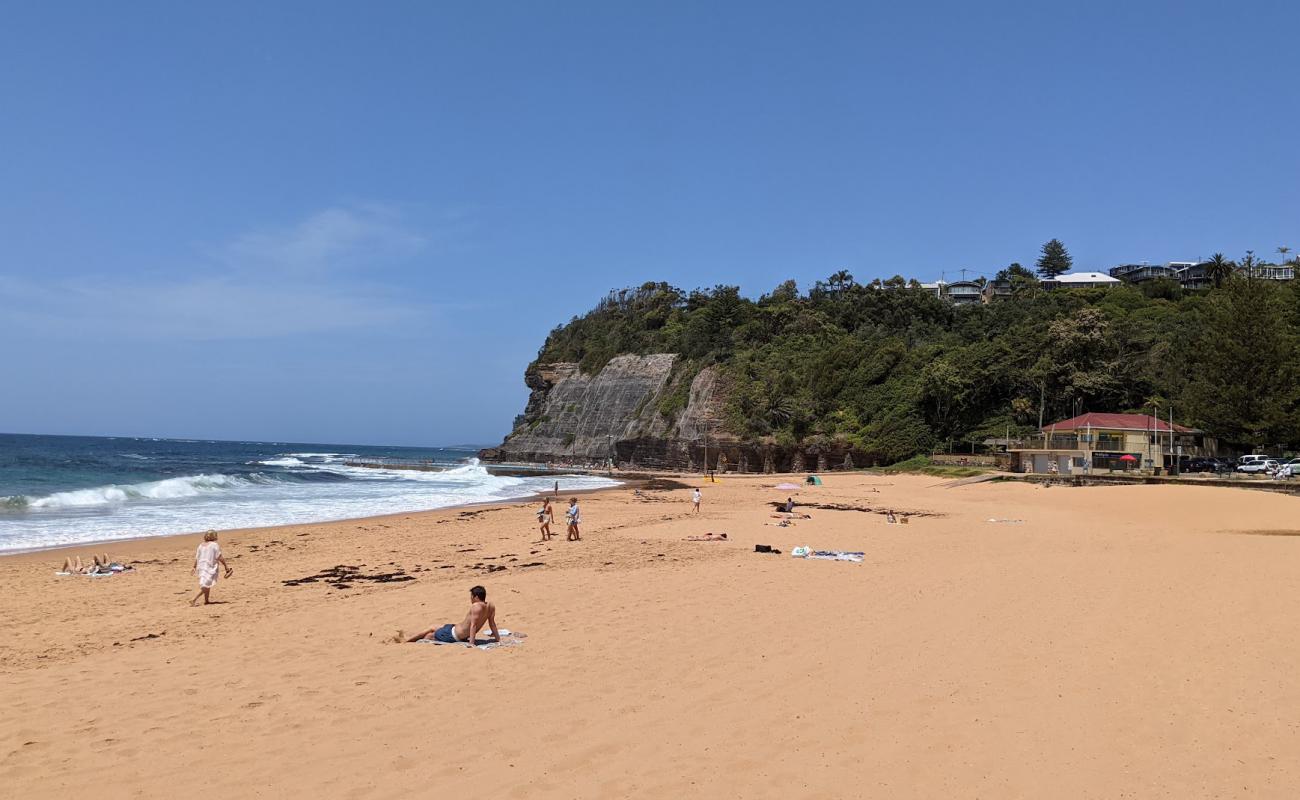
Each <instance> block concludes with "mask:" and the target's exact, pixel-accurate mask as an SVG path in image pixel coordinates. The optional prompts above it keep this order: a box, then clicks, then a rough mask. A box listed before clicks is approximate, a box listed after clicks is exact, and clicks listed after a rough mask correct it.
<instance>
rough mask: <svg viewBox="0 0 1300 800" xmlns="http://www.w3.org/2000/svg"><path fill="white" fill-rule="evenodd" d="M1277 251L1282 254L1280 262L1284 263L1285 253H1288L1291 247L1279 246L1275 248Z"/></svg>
mask: <svg viewBox="0 0 1300 800" xmlns="http://www.w3.org/2000/svg"><path fill="white" fill-rule="evenodd" d="M1277 252H1278V253H1279V254H1281V256H1282V263H1283V264H1285V263H1286V254H1287V253H1289V252H1291V248H1289V247H1279V248H1278V249H1277Z"/></svg>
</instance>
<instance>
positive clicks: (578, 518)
mask: <svg viewBox="0 0 1300 800" xmlns="http://www.w3.org/2000/svg"><path fill="white" fill-rule="evenodd" d="M564 516H566V517H568V518H569V536H568V539H566V541H570V542H580V541H582V534H581V533H579V532H578V526H579V525H581V524H582V512H581V511H579V510H578V498H576V497H570V498H569V510H568V511H565V512H564Z"/></svg>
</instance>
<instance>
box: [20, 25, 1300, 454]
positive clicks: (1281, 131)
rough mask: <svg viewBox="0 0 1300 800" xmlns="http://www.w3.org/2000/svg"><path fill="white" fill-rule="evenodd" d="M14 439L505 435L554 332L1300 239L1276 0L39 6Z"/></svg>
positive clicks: (23, 88) (1293, 120)
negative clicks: (603, 318) (1026, 268)
mask: <svg viewBox="0 0 1300 800" xmlns="http://www.w3.org/2000/svg"><path fill="white" fill-rule="evenodd" d="M4 17H5V21H4V24H3V26H0V153H2V154H3V155H2V156H0V341H3V342H4V344H5V345H6V346H5V347H4V351H5V361H6V369H5V370H4V374H5V376H6V379H5V381H4V383H3V386H4V388H3V391H0V430H4V431H9V432H28V433H84V434H111V435H163V436H181V437H210V438H215V437H220V438H236V439H247V438H259V439H273V440H298V441H328V442H356V443H389V444H440V443H460V442H480V443H488V442H492V441H494V440H496V439H498V438H499V437H500V436H501V435H503V434H504V433H505V432H506V431H507V430H508V429H509V427H510V422H511V420H512V418H513V416H514V415H515V414H516V413H519V412H520V411H521V410H522V408H523V403H524V400H525V398H526V396H527V390H526V388H525V387H524V385H523V381H522V372H523V368H524V366H525V364H526V363H527V362H528V361H529V360H530V359H531V358H532V357H533V356H534V355H535V354H536V351H537V348H538V347H539V346H540V344H541V342H542V340H543V338H544V337H545V335H546V333H547V331H548V330H549V329H550V328H551V327H553V326H554V325H556V324H558V323H560V322H563V321H564V320H566V319H568V318H569V317H571V316H572V315H574V314H578V313H581V312H583V311H584V310H586V309H587V308H589V307H590V306H591V305H593V304H594V302H595V301H596V300H597V299H598V298H599V297H600V296H601V295H602V294H603V293H604V292H606V291H607V290H609V289H611V288H616V287H622V286H626V285H634V284H638V283H641V282H643V281H646V280H667V281H670V282H673V283H675V284H677V285H680V286H683V287H686V288H691V287H695V286H705V285H713V284H717V283H738V284H740V285H741V286H742V288H743V289H744V291H745V292H746V293H748V294H752V295H757V294H760V293H762V292H764V291H766V290H768V289H770V288H771V287H773V286H775V285H776V284H778V283H780V282H781V281H782V280H785V279H787V278H794V279H796V280H798V281H799V282H800V284H801V285H805V286H806V285H808V284H810V283H812V282H813V281H814V280H816V279H818V278H822V277H825V276H827V275H829V274H831V273H832V272H834V271H836V270H838V269H842V268H843V269H848V270H849V271H850V272H852V273H853V274H854V275H855V276H856V277H857V278H858V279H859V280H867V279H870V278H872V277H876V276H882V277H888V276H889V275H892V274H895V273H902V274H903V275H905V276H908V277H917V278H920V279H923V280H930V279H934V278H937V277H939V275H940V273H941V272H946V273H947V274H948V275H949V276H952V275H954V274H955V273H956V270H958V269H961V268H968V269H971V270H973V271H975V272H986V273H992V272H994V271H996V270H997V269H998V268H999V267H1001V266H1004V265H1005V264H1007V263H1009V262H1011V261H1021V262H1024V263H1026V264H1028V263H1029V262H1032V261H1033V260H1034V258H1035V257H1036V254H1037V250H1038V247H1039V246H1040V245H1041V243H1042V242H1043V241H1045V240H1046V239H1049V238H1051V237H1059V238H1061V239H1062V240H1064V241H1065V243H1066V244H1067V246H1068V247H1069V248H1070V250H1071V252H1072V253H1073V255H1074V257H1075V263H1076V267H1078V268H1083V269H1104V268H1107V267H1109V266H1112V265H1114V264H1117V263H1122V262H1127V261H1141V260H1148V261H1167V260H1183V259H1194V258H1198V257H1201V256H1207V255H1209V254H1211V253H1213V252H1215V251H1223V252H1225V253H1227V254H1228V255H1230V256H1232V257H1237V256H1239V255H1241V254H1242V253H1243V252H1244V251H1245V250H1246V249H1247V248H1252V249H1254V250H1256V252H1257V253H1261V254H1264V255H1273V254H1274V251H1275V248H1276V247H1277V246H1279V245H1288V246H1291V247H1292V248H1293V249H1297V250H1300V146H1297V141H1300V138H1298V134H1297V131H1298V130H1300V78H1298V77H1297V76H1298V75H1300V67H1297V61H1296V50H1295V42H1296V37H1297V35H1300V11H1297V10H1296V7H1295V6H1294V5H1293V4H1290V3H1283V2H1276V3H1237V4H1221V3H1132V2H1128V3H1072V4H1069V6H1068V7H1063V6H1062V4H1052V3H1042V2H1025V3H1011V4H1008V3H983V4H974V3H966V2H963V3H939V4H935V3H910V4H905V3H890V4H879V5H877V6H873V5H870V4H865V3H800V4H791V3H761V2H738V3H723V2H714V3H694V2H692V3H685V2H682V3H653V4H650V3H646V4H632V3H624V2H591V3H565V2H557V3H525V2H514V3H511V2H502V3H493V4H483V3H433V2H410V3H367V4H362V3H351V4H339V3H324V2H313V3H288V2H283V3H241V2H222V3H210V4H206V5H202V6H201V5H200V4H194V3H184V4H181V3H162V2H157V3H143V2H142V3H130V4H102V3H81V4H76V3H55V2H51V3H26V4H10V6H9V7H8V8H7V10H6V12H5V14H4Z"/></svg>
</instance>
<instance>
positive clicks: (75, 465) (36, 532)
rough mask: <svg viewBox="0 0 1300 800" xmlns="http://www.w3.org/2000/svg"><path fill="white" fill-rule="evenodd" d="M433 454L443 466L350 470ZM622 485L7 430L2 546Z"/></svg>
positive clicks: (215, 444)
mask: <svg viewBox="0 0 1300 800" xmlns="http://www.w3.org/2000/svg"><path fill="white" fill-rule="evenodd" d="M357 460H366V461H372V462H373V461H379V462H381V463H391V464H395V463H409V462H414V461H420V462H429V463H431V464H432V465H433V466H434V467H435V468H436V469H435V470H434V471H427V472H425V471H414V470H400V469H375V468H371V467H357V466H348V464H347V463H345V462H348V461H357ZM557 479H558V480H559V483H560V488H561V490H568V489H592V488H599V487H602V486H612V485H615V484H617V481H614V480H610V479H607V478H602V477H597V476H587V475H559V476H557V475H545V476H529V477H514V476H506V475H493V474H491V473H490V472H489V471H488V470H487V469H486V468H485V467H483V466H482V465H481V464H479V463H478V460H477V459H475V458H474V451H473V450H468V449H456V448H442V447H434V448H414V447H374V446H366V445H343V444H302V443H289V442H222V441H196V440H188V439H147V438H114V437H89V436H29V435H17V434H0V552H4V551H14V550H29V549H36V548H42V547H53V546H57V545H68V544H80V543H88V542H104V541H112V540H114V539H128V538H136V537H141V536H164V535H167V534H173V533H187V532H192V531H202V530H207V529H209V528H215V529H218V530H222V529H230V528H249V527H260V526H265V525H285V524H291V523H302V522H322V521H325V520H336V519H350V518H353V517H365V516H373V515H376V514H393V513H399V512H405V511H422V510H426V509H435V508H446V507H448V506H457V505H465V504H468V503H484V502H493V501H499V500H508V499H513V498H521V497H528V496H530V495H532V494H534V493H535V492H538V491H542V490H544V489H549V488H551V487H552V486H554V482H555V481H556V480H557Z"/></svg>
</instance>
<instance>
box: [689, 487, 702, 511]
mask: <svg viewBox="0 0 1300 800" xmlns="http://www.w3.org/2000/svg"><path fill="white" fill-rule="evenodd" d="M691 504H692V505H693V506H695V513H696V514H698V513H700V490H699V487H696V489H695V491H694V492H692V493H691Z"/></svg>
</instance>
